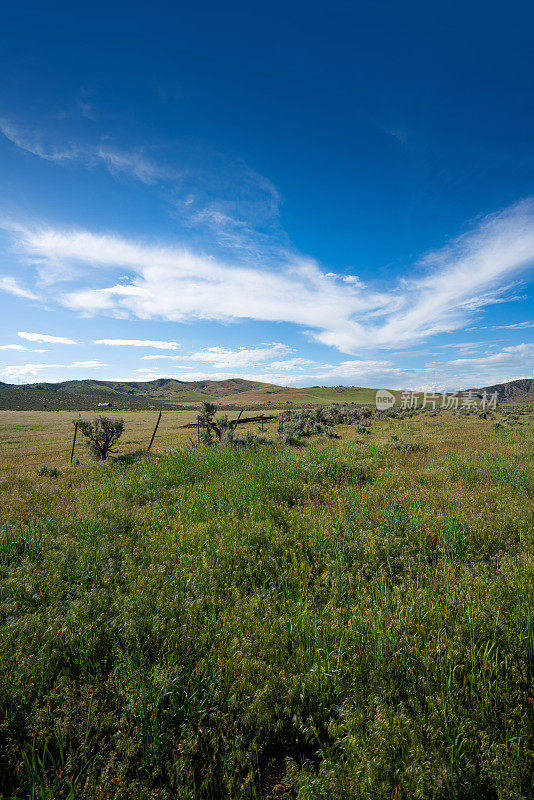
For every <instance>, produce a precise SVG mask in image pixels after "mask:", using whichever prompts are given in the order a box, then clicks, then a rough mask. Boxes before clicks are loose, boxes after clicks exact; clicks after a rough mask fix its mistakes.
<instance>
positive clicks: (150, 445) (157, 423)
mask: <svg viewBox="0 0 534 800" xmlns="http://www.w3.org/2000/svg"><path fill="white" fill-rule="evenodd" d="M160 419H161V411H160V412H159V417H158V421H157V422H156V427H155V428H154V433H153V434H152V439H151V440H150V444H149V445H148V450H147V453H148V452H149V451H150V448H151V447H152V442H153V441H154V436H155V435H156V431H157V429H158V425H159V421H160Z"/></svg>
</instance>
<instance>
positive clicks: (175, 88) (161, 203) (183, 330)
mask: <svg viewBox="0 0 534 800" xmlns="http://www.w3.org/2000/svg"><path fill="white" fill-rule="evenodd" d="M533 23H534V10H533V9H532V6H531V4H529V3H527V2H510V3H507V4H506V5H505V6H503V5H502V4H496V3H489V4H488V3H487V2H485V3H479V2H471V3H467V4H466V3H460V2H455V1H454V2H449V3H447V4H440V5H439V6H436V4H433V3H428V2H427V3H420V2H406V3H402V4H401V3H398V2H382V1H381V0H375V1H374V2H371V1H370V0H369V1H368V2H350V3H344V2H333V3H328V4H327V3H313V2H312V3H309V2H307V3H301V2H289V3H288V2H285V3H279V2H271V3H269V4H263V5H261V6H260V5H259V4H255V3H250V2H248V3H244V2H229V3H226V4H220V3H217V4H215V3H209V2H207V3H204V4H202V5H198V4H196V5H193V4H189V3H188V4H182V3H173V4H170V3H161V4H157V5H156V6H155V5H154V4H148V3H128V4H125V3H120V2H117V3H113V4H103V3H98V2H97V3H92V4H91V5H90V6H87V7H83V8H82V7H80V6H79V5H77V4H72V3H69V4H67V3H62V2H57V3H53V4H42V3H39V4H38V3H32V2H30V3H27V4H24V5H23V4H11V5H10V7H9V8H8V9H7V10H6V11H5V12H4V15H3V25H2V31H1V32H0V39H1V44H2V47H1V49H0V70H1V74H2V76H3V81H2V83H1V86H0V132H1V135H0V252H1V260H0V380H3V381H6V382H15V383H19V382H34V381H56V380H65V379H74V378H76V379H78V378H82V377H83V378H86V377H91V378H101V379H107V378H115V379H124V380H150V379H152V378H155V377H177V378H179V379H182V380H193V379H198V378H201V377H212V378H226V377H246V378H256V379H259V380H265V381H272V382H275V383H282V384H286V385H294V386H305V385H315V384H321V385H338V384H352V385H360V386H372V387H387V388H405V389H426V388H433V389H438V390H439V389H444V388H445V389H459V388H467V387H471V386H481V385H488V384H491V383H495V382H499V381H503V380H512V379H515V378H521V377H532V376H533V375H534V340H533V331H534V302H533V282H534V276H533V271H532V265H533V263H534V143H533V139H532V130H533V124H534V91H533V89H534V87H533V83H534V63H533V62H534V57H533V50H532V41H531V31H532V25H533Z"/></svg>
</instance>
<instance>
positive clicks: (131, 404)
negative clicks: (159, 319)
mask: <svg viewBox="0 0 534 800" xmlns="http://www.w3.org/2000/svg"><path fill="white" fill-rule="evenodd" d="M470 391H472V392H474V393H475V394H477V395H480V396H482V394H483V392H484V391H486V392H487V393H488V394H493V393H494V392H497V397H498V399H499V401H500V402H512V403H534V379H532V378H525V379H522V380H516V381H509V382H508V383H499V384H494V385H492V386H485V387H481V388H478V389H471V390H470ZM393 393H394V394H395V395H396V397H397V399H399V398H400V395H401V392H400V391H394V392H393ZM375 394H376V389H370V388H365V387H361V386H309V387H305V388H301V389H294V388H290V387H285V386H277V385H276V384H270V383H261V382H259V381H247V380H243V379H241V378H231V379H229V380H224V381H214V380H202V381H179V380H176V379H174V378H158V379H157V380H153V381H97V380H80V381H64V382H63V383H34V384H27V385H23V386H16V385H13V384H8V383H1V382H0V410H12V411H32V410H35V411H59V410H76V411H93V410H94V411H96V410H98V404H99V403H109V404H110V406H111V407H112V408H113V409H116V410H132V411H135V410H157V409H168V410H171V409H178V408H187V407H192V406H198V405H199V404H200V403H201V402H202V401H203V400H211V401H213V402H216V403H217V404H218V405H220V406H238V407H258V408H262V407H263V408H266V407H267V406H271V407H272V408H284V407H285V406H286V405H287V404H293V405H295V406H313V405H329V404H331V403H357V404H359V405H370V404H373V403H374V401H375Z"/></svg>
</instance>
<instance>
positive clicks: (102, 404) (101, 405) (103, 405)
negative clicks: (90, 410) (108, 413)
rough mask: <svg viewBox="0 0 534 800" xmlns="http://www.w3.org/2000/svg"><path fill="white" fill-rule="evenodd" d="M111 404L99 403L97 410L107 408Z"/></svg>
mask: <svg viewBox="0 0 534 800" xmlns="http://www.w3.org/2000/svg"><path fill="white" fill-rule="evenodd" d="M110 405H111V403H99V404H98V408H109V407H110Z"/></svg>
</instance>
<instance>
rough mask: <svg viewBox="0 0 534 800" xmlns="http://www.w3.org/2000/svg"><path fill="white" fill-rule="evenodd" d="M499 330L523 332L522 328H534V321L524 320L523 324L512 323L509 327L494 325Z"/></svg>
mask: <svg viewBox="0 0 534 800" xmlns="http://www.w3.org/2000/svg"><path fill="white" fill-rule="evenodd" d="M495 327H496V328H499V330H515V331H519V330H523V329H524V328H534V319H530V320H526V321H525V322H514V323H512V324H511V325H496V326H495Z"/></svg>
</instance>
